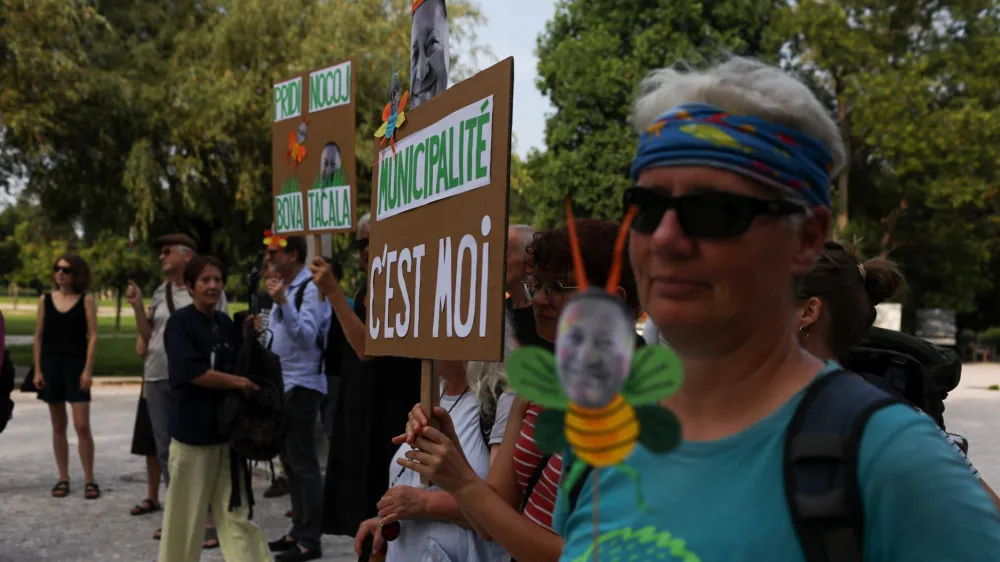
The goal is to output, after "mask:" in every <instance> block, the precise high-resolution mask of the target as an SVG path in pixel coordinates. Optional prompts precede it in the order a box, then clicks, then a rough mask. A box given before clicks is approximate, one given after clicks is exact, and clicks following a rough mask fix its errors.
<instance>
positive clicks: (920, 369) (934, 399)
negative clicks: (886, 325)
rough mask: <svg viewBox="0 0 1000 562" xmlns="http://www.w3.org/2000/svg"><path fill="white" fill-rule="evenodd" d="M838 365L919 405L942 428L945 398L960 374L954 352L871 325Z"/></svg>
mask: <svg viewBox="0 0 1000 562" xmlns="http://www.w3.org/2000/svg"><path fill="white" fill-rule="evenodd" d="M841 364H842V365H843V366H844V368H845V369H848V370H851V371H854V372H855V373H858V374H860V375H862V376H863V377H865V379H867V380H868V381H869V382H870V383H872V384H873V385H875V386H877V387H879V388H881V389H882V390H884V391H886V392H888V393H889V394H891V395H893V396H897V397H899V398H902V399H903V400H906V401H907V402H908V403H910V404H911V405H913V406H915V407H917V408H919V409H920V410H922V411H923V412H924V413H925V414H927V415H928V416H930V417H931V419H933V420H934V421H935V422H937V424H938V425H939V426H940V427H941V429H944V400H945V398H947V397H948V392H950V391H952V390H954V389H955V387H957V386H958V383H959V380H960V379H961V377H962V361H961V359H960V358H959V357H958V354H956V353H955V352H954V351H952V350H950V349H948V348H945V347H940V346H937V345H934V344H932V343H929V342H927V341H925V340H923V339H921V338H918V337H916V336H911V335H909V334H904V333H902V332H896V331H893V330H884V329H882V328H875V327H873V328H871V330H870V331H869V332H868V335H867V336H866V337H865V339H863V340H862V341H861V343H859V344H858V345H857V346H855V347H854V348H852V349H851V350H849V351H848V352H847V353H846V354H845V356H844V357H842V358H841Z"/></svg>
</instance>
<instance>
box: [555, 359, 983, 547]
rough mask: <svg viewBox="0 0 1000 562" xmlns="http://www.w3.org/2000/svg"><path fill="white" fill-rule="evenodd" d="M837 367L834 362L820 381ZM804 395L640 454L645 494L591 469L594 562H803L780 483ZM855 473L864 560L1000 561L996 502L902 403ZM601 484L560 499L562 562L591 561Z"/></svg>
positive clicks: (879, 417) (866, 446) (874, 423)
mask: <svg viewBox="0 0 1000 562" xmlns="http://www.w3.org/2000/svg"><path fill="white" fill-rule="evenodd" d="M835 368H837V365H836V364H835V363H832V362H831V363H828V364H827V366H826V368H824V369H823V371H822V372H821V373H820V376H822V375H823V374H826V373H828V372H830V371H832V370H834V369H835ZM803 394H804V391H802V392H800V393H799V394H797V395H796V396H795V397H793V398H792V399H791V400H789V401H788V403H786V404H785V405H783V406H782V407H781V408H780V409H778V410H777V411H776V412H774V413H773V414H771V415H770V416H768V417H767V418H765V419H763V420H761V421H760V422H758V423H756V424H754V425H753V426H751V427H749V428H747V429H745V430H743V431H741V432H740V433H737V434H736V435H732V436H730V437H727V438H725V439H720V440H718V441H710V442H692V441H684V442H682V443H681V444H680V445H679V446H678V447H677V449H675V450H673V451H671V452H670V453H668V454H665V455H655V454H653V453H650V452H649V451H648V450H646V449H645V448H644V447H643V446H641V445H638V446H637V447H636V449H635V451H633V452H632V454H631V455H630V456H629V457H628V458H627V459H626V461H625V462H626V464H627V465H628V466H629V467H631V468H632V469H634V470H635V471H636V472H637V473H638V474H639V477H640V478H639V482H640V485H639V487H638V488H637V486H636V482H635V480H633V478H631V477H630V476H628V475H627V474H626V473H625V471H622V470H618V469H614V468H610V469H602V470H600V471H599V473H598V472H597V471H595V473H596V474H598V477H599V490H598V493H599V500H600V508H599V511H598V520H599V541H598V544H599V546H598V549H599V550H598V555H599V556H598V560H600V561H601V562H646V561H675V560H683V561H686V562H698V561H700V562H741V561H742V562H761V561H765V560H766V561H767V562H803V561H804V556H803V554H802V549H801V547H800V546H799V542H798V538H797V537H796V535H795V530H794V529H793V527H792V520H791V516H790V515H789V512H788V507H787V504H786V502H785V488H784V483H783V481H782V477H783V470H782V469H783V463H782V454H783V452H784V445H785V443H784V440H785V430H786V428H787V426H788V424H789V422H790V421H791V419H792V415H793V414H794V412H795V408H796V407H797V406H798V404H799V402H800V401H801V399H802V396H803ZM570 457H571V455H567V456H566V457H564V459H565V461H564V465H563V466H565V467H568V466H570V463H571V462H572V460H571V458H570ZM858 466H859V471H858V475H859V481H860V485H861V494H862V501H863V504H864V506H865V535H864V550H865V562H913V561H927V562H948V561H959V560H961V561H963V562H972V561H975V562H978V561H984V562H985V561H987V560H989V561H994V560H998V559H1000V517H998V516H997V513H996V510H995V509H994V507H993V503H992V501H991V500H990V499H989V497H988V496H987V495H986V492H985V491H984V490H983V489H982V487H981V486H980V484H979V482H978V481H977V480H976V478H975V477H974V476H973V475H972V473H971V472H970V471H969V469H968V466H967V465H966V462H965V461H964V460H963V459H962V458H961V457H960V456H959V455H958V453H956V451H955V449H954V447H952V445H951V444H949V443H948V442H947V441H946V440H945V439H943V438H942V437H941V432H940V431H939V430H938V428H937V426H936V425H934V422H933V421H931V420H930V418H928V417H927V416H925V415H922V414H920V413H918V412H916V411H915V410H913V409H912V408H910V407H908V406H906V405H893V406H888V407H886V408H884V409H882V410H879V411H878V412H876V413H875V414H874V415H873V416H872V417H871V419H870V420H869V422H868V425H867V426H866V428H865V432H864V435H863V437H862V440H861V450H860V458H859V465H858ZM593 478H594V475H593V474H592V475H591V476H590V477H589V478H588V479H587V482H586V483H585V485H584V486H583V487H582V489H581V492H580V496H579V500H578V503H577V506H576V509H575V510H574V511H573V513H572V514H567V513H566V511H567V508H568V505H567V497H566V496H567V495H566V494H564V493H563V492H562V490H560V492H559V498H558V501H557V503H556V511H555V514H554V527H555V529H556V531H557V532H558V533H559V534H560V535H561V536H562V537H563V539H564V540H565V541H566V544H565V546H564V547H563V552H562V557H561V558H560V560H561V561H567V562H570V561H572V562H589V561H590V560H593V559H594V558H593V552H592V551H593V545H594V513H593V507H594V506H593V503H594V502H593V500H594V496H593ZM640 492H641V494H642V500H643V501H644V503H645V507H646V511H645V512H644V511H643V510H642V509H640V508H639V504H638V502H639V495H638V494H639V493H640Z"/></svg>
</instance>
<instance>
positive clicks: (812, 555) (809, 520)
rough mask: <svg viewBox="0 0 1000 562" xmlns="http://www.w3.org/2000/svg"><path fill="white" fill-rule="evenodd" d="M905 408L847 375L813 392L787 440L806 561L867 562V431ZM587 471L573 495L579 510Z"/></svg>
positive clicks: (791, 504) (788, 485)
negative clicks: (863, 461) (861, 471)
mask: <svg viewBox="0 0 1000 562" xmlns="http://www.w3.org/2000/svg"><path fill="white" fill-rule="evenodd" d="M899 403H904V402H903V400H902V399H901V398H899V397H897V396H893V395H891V394H889V393H888V392H886V391H884V390H882V389H880V388H877V387H876V386H874V385H872V384H870V383H869V382H868V381H866V380H865V379H864V378H863V377H861V376H859V375H857V374H855V373H852V372H850V371H846V370H839V371H836V372H833V373H830V374H828V375H826V376H824V377H823V378H821V379H819V380H817V381H815V382H814V383H813V384H810V385H809V387H807V389H806V392H805V396H803V398H802V402H800V403H799V406H798V408H797V409H796V411H795V413H794V414H793V416H792V420H791V422H790V423H789V425H788V430H787V432H786V434H785V450H784V466H785V468H784V482H785V499H786V501H787V503H788V510H789V513H790V514H791V519H792V526H793V527H794V529H795V534H796V536H797V537H798V539H799V544H801V546H802V551H803V553H804V554H805V560H806V561H807V562H861V561H862V560H863V559H864V549H863V538H864V507H863V505H862V503H861V489H860V486H859V483H858V477H857V464H858V452H859V450H860V448H861V437H862V435H863V434H864V429H865V425H866V424H867V423H868V420H869V418H871V416H872V414H874V413H875V412H877V411H879V410H881V409H882V408H884V407H886V406H889V405H892V404H899ZM592 470H593V469H592V468H591V467H589V466H588V467H587V468H586V470H585V471H584V472H583V474H582V475H581V477H580V478H579V479H578V480H577V481H576V483H575V484H574V486H573V488H572V490H570V493H569V498H568V499H569V510H570V512H572V511H573V509H574V508H575V507H576V504H577V501H578V500H579V497H580V492H581V491H582V490H583V487H584V485H585V481H586V480H587V477H588V476H589V475H590V472H591V471H592Z"/></svg>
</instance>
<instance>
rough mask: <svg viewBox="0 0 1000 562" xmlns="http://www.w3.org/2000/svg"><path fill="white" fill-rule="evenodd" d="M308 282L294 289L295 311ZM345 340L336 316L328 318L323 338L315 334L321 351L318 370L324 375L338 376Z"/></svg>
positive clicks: (303, 295) (298, 306) (300, 303)
mask: <svg viewBox="0 0 1000 562" xmlns="http://www.w3.org/2000/svg"><path fill="white" fill-rule="evenodd" d="M309 283H310V282H309V281H306V282H305V283H302V284H301V285H299V286H298V288H296V289H295V297H294V300H293V302H294V303H295V310H297V311H298V310H302V300H303V298H304V297H305V293H306V286H308V285H309ZM346 342H347V338H346V336H344V328H343V327H341V325H340V322H339V321H338V320H337V318H336V317H333V318H331V319H330V327H329V329H328V330H327V331H326V336H325V338H324V336H323V335H322V334H321V335H318V336H316V347H318V348H320V350H322V351H323V353H322V358H321V361H322V362H323V364H322V365H321V366H320V370H321V371H323V372H324V373H325V374H326V376H328V377H335V376H340V372H341V368H340V363H341V362H342V361H343V359H344V344H345V343H346Z"/></svg>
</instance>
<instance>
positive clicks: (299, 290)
mask: <svg viewBox="0 0 1000 562" xmlns="http://www.w3.org/2000/svg"><path fill="white" fill-rule="evenodd" d="M307 285H309V281H303V282H302V284H301V285H299V286H298V287H296V289H295V310H296V312H297V311H299V310H302V298H303V297H304V296H305V294H306V286H307Z"/></svg>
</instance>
